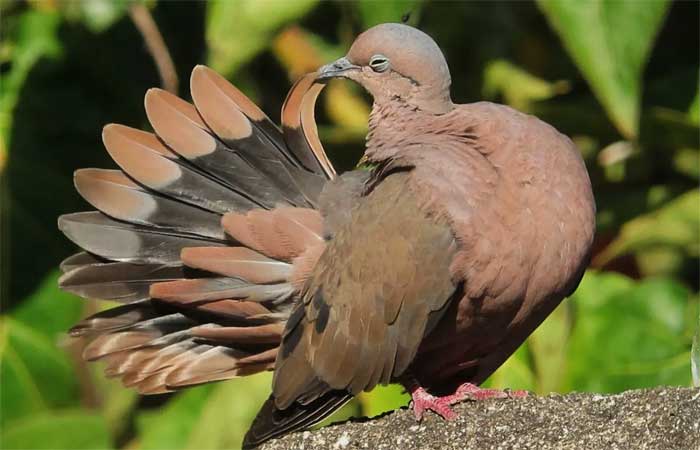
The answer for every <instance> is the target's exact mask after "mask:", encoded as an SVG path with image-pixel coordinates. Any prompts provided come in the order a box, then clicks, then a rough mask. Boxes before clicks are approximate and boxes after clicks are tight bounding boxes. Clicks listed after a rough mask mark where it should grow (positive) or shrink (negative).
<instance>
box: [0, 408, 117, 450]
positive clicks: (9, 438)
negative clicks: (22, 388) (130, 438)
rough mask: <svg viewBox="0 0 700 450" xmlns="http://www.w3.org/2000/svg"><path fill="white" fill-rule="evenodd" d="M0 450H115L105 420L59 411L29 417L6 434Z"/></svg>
mask: <svg viewBox="0 0 700 450" xmlns="http://www.w3.org/2000/svg"><path fill="white" fill-rule="evenodd" d="M3 411H5V410H3ZM0 448H3V449H7V450H10V449H22V450H28V449H46V450H52V449H56V450H61V449H66V450H72V449H76V450H77V449H107V448H113V446H112V444H111V442H110V437H109V433H108V432H107V426H106V424H105V422H104V419H102V417H100V416H98V415H93V414H88V413H85V412H81V411H60V412H58V411H55V412H51V413H44V414H39V415H34V416H31V417H28V418H27V419H24V420H21V421H19V422H17V423H15V424H13V426H12V427H11V428H9V429H7V430H4V431H3V433H1V434H0Z"/></svg>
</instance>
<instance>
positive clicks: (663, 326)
mask: <svg viewBox="0 0 700 450" xmlns="http://www.w3.org/2000/svg"><path fill="white" fill-rule="evenodd" d="M688 298H689V293H688V291H687V290H686V289H685V288H684V287H683V286H681V285H680V284H678V283H677V282H676V281H673V280H671V279H649V280H645V281H642V282H640V283H635V282H634V281H633V280H631V279H629V278H626V277H624V276H622V275H619V274H615V273H596V272H588V273H587V274H586V276H585V277H584V279H583V281H582V283H581V286H580V287H579V289H578V290H577V291H576V293H575V294H574V295H573V296H572V299H571V300H572V302H573V303H574V305H575V308H576V322H575V324H574V327H573V330H572V333H571V339H570V341H569V348H568V354H569V359H568V361H567V371H566V376H565V378H564V384H563V388H564V389H565V390H579V391H588V392H620V391H622V390H626V389H632V388H643V387H652V386H658V385H688V384H689V383H690V337H689V336H687V333H686V332H685V331H686V330H685V328H686V317H685V316H686V313H687V302H688Z"/></svg>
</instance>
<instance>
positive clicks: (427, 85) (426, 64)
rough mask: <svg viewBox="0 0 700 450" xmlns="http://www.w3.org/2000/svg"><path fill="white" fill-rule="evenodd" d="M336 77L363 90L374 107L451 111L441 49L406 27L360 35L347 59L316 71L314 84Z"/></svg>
mask: <svg viewBox="0 0 700 450" xmlns="http://www.w3.org/2000/svg"><path fill="white" fill-rule="evenodd" d="M338 77H342V78H348V79H350V80H353V81H355V82H357V83H359V84H360V85H362V86H363V87H364V88H365V89H366V90H367V91H368V92H369V93H370V94H371V95H372V96H373V97H374V100H375V102H382V101H385V100H389V99H397V98H398V99H400V100H402V101H405V102H407V103H410V104H412V105H414V106H416V107H418V108H420V109H423V110H426V111H430V112H434V113H438V114H439V113H444V112H446V111H448V110H449V109H451V108H452V101H451V100H450V83H451V79H450V70H449V68H448V67H447V62H446V61H445V57H444V56H443V54H442V51H440V47H438V46H437V44H436V43H435V41H433V39H432V38H431V37H430V36H428V35H427V34H425V33H423V32H422V31H420V30H418V29H417V28H413V27H411V26H408V25H403V24H398V23H385V24H381V25H377V26H375V27H372V28H370V29H369V30H367V31H365V32H364V33H362V34H361V35H359V36H358V37H357V39H355V42H353V44H352V47H350V51H349V52H348V53H347V55H345V56H344V57H342V58H340V59H338V60H336V61H334V62H332V63H330V64H327V65H325V66H323V67H321V68H320V69H319V72H318V79H319V80H328V79H331V78H338Z"/></svg>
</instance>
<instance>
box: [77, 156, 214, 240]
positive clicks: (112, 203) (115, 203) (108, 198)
mask: <svg viewBox="0 0 700 450" xmlns="http://www.w3.org/2000/svg"><path fill="white" fill-rule="evenodd" d="M75 187H76V189H77V190H78V193H80V195H81V196H82V197H83V198H84V199H85V200H87V201H88V202H89V203H90V204H91V205H92V206H94V207H95V208H97V209H99V210H100V211H102V212H103V213H105V214H107V215H108V216H110V217H113V218H115V219H117V220H122V221H125V222H129V223H133V224H135V225H142V226H147V227H154V228H163V229H166V230H172V231H175V232H181V233H191V234H196V235H199V236H204V237H209V238H212V239H224V233H223V230H222V229H221V226H220V225H219V215H217V214H215V213H212V212H209V211H205V210H202V209H200V208H195V207H194V206H189V205H186V204H183V203H181V202H178V201H175V200H171V199H169V198H167V197H163V196H161V195H158V194H153V193H149V192H147V191H145V190H144V189H142V188H140V187H139V186H138V185H136V184H135V183H133V182H132V181H131V180H129V179H128V178H127V177H126V175H124V174H123V173H122V172H121V171H112V170H100V169H82V170H78V171H76V172H75Z"/></svg>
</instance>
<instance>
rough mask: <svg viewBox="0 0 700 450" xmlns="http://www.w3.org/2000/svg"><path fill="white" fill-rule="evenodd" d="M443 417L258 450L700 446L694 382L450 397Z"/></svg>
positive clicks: (309, 434) (350, 428)
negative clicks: (451, 409)
mask: <svg viewBox="0 0 700 450" xmlns="http://www.w3.org/2000/svg"><path fill="white" fill-rule="evenodd" d="M455 410H456V411H458V412H459V414H460V416H459V418H458V419H457V420H455V421H453V422H445V421H444V420H442V419H440V418H439V417H437V416H436V415H434V414H432V413H426V417H425V419H424V420H423V422H421V423H417V422H416V421H415V419H414V418H413V415H412V413H411V411H409V410H408V409H406V408H403V409H401V410H398V411H395V412H393V413H388V414H386V415H384V416H382V417H378V418H375V419H364V420H352V421H349V422H345V423H340V424H336V425H331V426H328V427H325V428H322V429H320V430H317V431H305V432H300V433H294V434H291V435H288V436H285V437H284V438H282V439H278V440H275V441H271V442H268V443H267V444H266V445H264V446H263V447H262V449H263V450H288V449H294V450H311V449H333V450H352V449H371V450H375V449H376V450H381V449H399V450H408V449H420V450H428V449H430V450H443V449H445V450H447V449H460V450H461V449H479V450H482V449H538V450H547V449H557V450H562V449H634V450H652V449H654V450H656V449H658V450H669V449H675V450H685V449H688V450H700V389H688V388H655V389H645V390H635V391H628V392H624V393H622V394H617V395H597V394H568V395H549V396H546V397H537V396H530V397H528V398H525V399H505V400H488V401H482V402H465V403H462V404H459V405H455Z"/></svg>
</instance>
